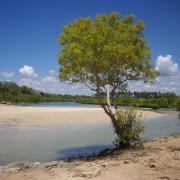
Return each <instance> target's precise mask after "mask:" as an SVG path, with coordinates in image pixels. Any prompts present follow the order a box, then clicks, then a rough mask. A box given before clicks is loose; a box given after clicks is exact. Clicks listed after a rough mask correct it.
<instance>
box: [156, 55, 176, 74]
mask: <svg viewBox="0 0 180 180" xmlns="http://www.w3.org/2000/svg"><path fill="white" fill-rule="evenodd" d="M156 70H158V71H159V72H160V74H161V76H173V75H177V74H178V73H179V66H178V64H177V63H174V62H173V60H172V56H171V55H166V56H158V58H157V61H156Z"/></svg>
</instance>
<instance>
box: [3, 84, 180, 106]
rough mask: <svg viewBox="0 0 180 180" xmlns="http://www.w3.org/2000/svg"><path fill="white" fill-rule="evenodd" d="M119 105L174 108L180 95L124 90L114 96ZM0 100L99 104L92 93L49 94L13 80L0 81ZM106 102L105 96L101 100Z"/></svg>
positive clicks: (178, 101) (179, 104)
mask: <svg viewBox="0 0 180 180" xmlns="http://www.w3.org/2000/svg"><path fill="white" fill-rule="evenodd" d="M115 101H116V104H117V105H119V106H134V107H144V108H153V109H158V108H174V107H176V108H177V109H180V97H179V96H177V95H176V94H175V93H173V92H166V93H160V92H129V91H128V92H124V93H121V94H120V96H119V97H118V98H116V100H115ZM0 102H5V103H7V102H9V103H30V102H78V103H86V104H99V102H98V99H97V98H96V96H95V95H94V96H93V97H92V96H83V95H67V94H65V95H61V94H49V93H45V92H41V91H36V90H33V89H32V88H29V87H27V86H18V85H17V84H16V83H14V82H7V81H5V82H0ZM102 102H103V103H104V104H106V98H105V97H104V99H103V100H102Z"/></svg>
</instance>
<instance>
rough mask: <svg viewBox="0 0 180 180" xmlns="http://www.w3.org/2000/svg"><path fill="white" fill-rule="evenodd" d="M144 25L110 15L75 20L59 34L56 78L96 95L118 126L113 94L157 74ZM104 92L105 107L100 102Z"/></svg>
mask: <svg viewBox="0 0 180 180" xmlns="http://www.w3.org/2000/svg"><path fill="white" fill-rule="evenodd" d="M143 30H144V23H143V22H142V21H137V22H135V21H134V17H133V15H128V16H126V17H122V16H120V14H118V13H116V12H113V13H110V14H108V15H98V16H96V18H95V20H92V19H91V18H90V17H86V18H79V19H77V20H75V21H74V22H72V23H69V24H67V25H66V26H65V27H64V29H63V32H62V33H61V35H60V38H59V43H60V45H61V51H60V55H59V63H60V65H61V67H60V70H59V78H60V80H61V81H68V82H70V83H83V84H85V85H86V86H88V87H89V88H90V89H91V90H93V91H95V92H96V95H97V97H98V100H99V104H100V105H101V107H102V108H103V109H104V111H105V113H106V114H107V115H108V116H109V117H110V118H111V120H112V123H113V126H114V127H115V128H116V127H117V126H118V124H117V119H116V116H115V113H114V109H113V108H112V106H111V103H110V99H111V101H112V103H113V105H114V106H115V99H116V95H117V94H118V93H119V92H122V91H124V90H125V89H126V87H127V83H128V81H129V80H144V81H145V82H152V81H153V79H154V78H155V77H156V76H157V75H158V73H157V72H156V71H155V70H154V68H153V66H152V64H151V58H150V55H151V51H150V49H149V47H148V45H147V43H146V41H145V38H144V35H143ZM105 93H107V105H104V104H103V103H102V98H103V94H105Z"/></svg>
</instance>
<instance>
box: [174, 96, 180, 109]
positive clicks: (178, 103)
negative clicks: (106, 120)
mask: <svg viewBox="0 0 180 180" xmlns="http://www.w3.org/2000/svg"><path fill="white" fill-rule="evenodd" d="M175 107H176V109H177V110H178V111H180V98H178V99H177V100H176V103H175Z"/></svg>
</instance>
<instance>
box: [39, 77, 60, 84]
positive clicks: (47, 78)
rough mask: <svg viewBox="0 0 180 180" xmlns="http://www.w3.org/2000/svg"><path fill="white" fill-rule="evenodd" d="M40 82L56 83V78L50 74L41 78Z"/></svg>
mask: <svg viewBox="0 0 180 180" xmlns="http://www.w3.org/2000/svg"><path fill="white" fill-rule="evenodd" d="M42 82H44V83H58V82H59V81H58V79H57V78H55V77H52V76H47V77H45V78H43V79H42Z"/></svg>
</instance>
